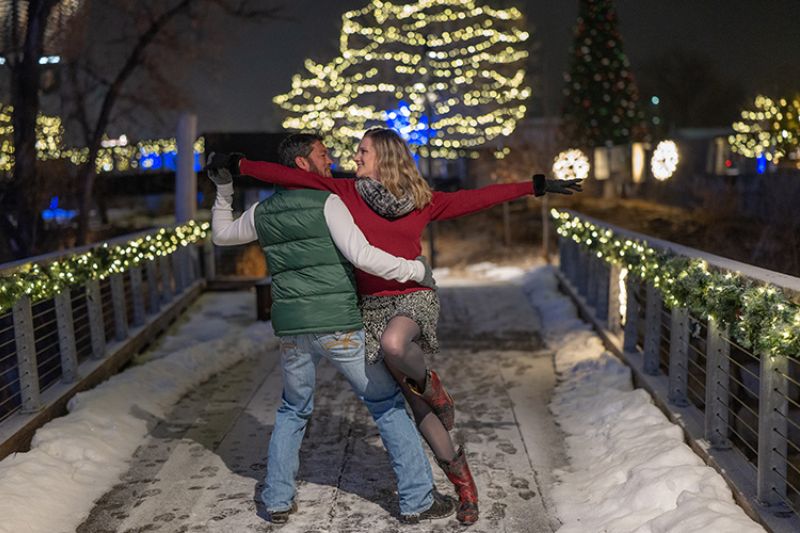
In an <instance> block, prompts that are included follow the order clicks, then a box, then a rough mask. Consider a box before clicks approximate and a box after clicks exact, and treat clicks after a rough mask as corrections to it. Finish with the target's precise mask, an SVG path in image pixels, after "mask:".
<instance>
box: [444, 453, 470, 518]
mask: <svg viewBox="0 0 800 533" xmlns="http://www.w3.org/2000/svg"><path fill="white" fill-rule="evenodd" d="M436 462H437V463H439V466H440V467H441V469H442V470H444V473H445V474H447V479H449V480H450V482H451V483H452V484H453V485H455V487H456V492H457V493H458V500H459V505H458V512H457V513H456V518H458V521H459V522H461V523H462V524H465V525H470V524H474V523H475V522H477V521H478V487H476V486H475V480H474V479H473V478H472V473H471V472H470V471H469V465H468V464H467V455H466V454H465V453H464V447H463V446H462V447H460V448H459V449H458V453H457V454H456V456H455V457H454V458H453V460H452V461H442V460H441V459H439V458H438V457H437V458H436Z"/></svg>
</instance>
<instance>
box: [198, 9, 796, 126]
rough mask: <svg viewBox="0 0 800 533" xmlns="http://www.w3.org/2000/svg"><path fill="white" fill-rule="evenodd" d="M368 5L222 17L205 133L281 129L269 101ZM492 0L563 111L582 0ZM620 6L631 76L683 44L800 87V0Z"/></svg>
mask: <svg viewBox="0 0 800 533" xmlns="http://www.w3.org/2000/svg"><path fill="white" fill-rule="evenodd" d="M367 2H368V0H335V1H333V0H291V1H289V0H287V1H286V2H284V4H285V5H286V6H287V7H286V9H285V11H284V13H285V15H286V16H287V17H291V18H293V19H295V20H294V21H276V22H272V23H267V24H258V25H257V24H250V23H246V22H242V21H226V22H223V23H222V24H225V25H226V26H228V27H227V29H226V30H225V31H224V34H225V35H227V39H223V42H222V44H221V45H220V47H219V49H218V51H217V57H218V59H217V63H216V65H217V66H216V67H215V68H214V72H215V73H216V76H215V77H214V78H211V79H210V78H209V77H208V75H207V74H206V73H207V72H208V69H207V67H208V65H200V66H198V67H196V69H195V70H193V72H191V73H190V74H189V76H188V79H189V80H190V81H191V82H192V83H191V86H192V87H193V88H192V90H191V94H190V96H191V101H192V106H193V107H195V108H196V110H197V113H198V115H199V130H200V132H204V131H279V129H280V117H279V116H278V115H277V113H276V109H275V106H274V105H273V104H272V102H271V99H272V97H273V96H275V95H276V94H279V93H282V92H285V91H286V90H288V89H289V88H290V80H291V76H292V75H293V74H295V73H299V72H301V70H302V69H303V61H304V59H305V58H307V57H311V58H313V59H315V60H317V61H328V60H330V59H331V58H333V57H334V56H335V55H338V38H339V31H340V29H341V15H342V14H343V13H344V12H345V11H348V10H351V9H357V8H360V7H363V6H364V5H366V3H367ZM490 3H491V4H492V5H495V6H499V7H508V6H510V5H517V6H519V7H521V8H522V10H523V12H524V13H525V15H526V16H527V19H528V23H529V25H530V26H531V30H532V38H533V39H535V40H536V41H537V42H538V43H539V50H538V52H536V53H537V54H538V55H537V57H538V66H537V70H538V72H537V73H536V74H537V75H538V78H539V79H540V80H541V83H540V84H538V85H535V86H534V87H535V88H536V93H537V94H538V95H539V96H541V97H542V99H541V103H540V104H539V105H538V107H537V108H538V109H539V110H540V111H542V112H543V113H544V114H547V115H554V114H557V113H558V111H559V108H560V102H561V84H562V75H563V72H564V70H565V68H566V66H567V58H568V49H569V47H570V45H571V42H572V27H573V25H574V23H575V19H576V17H577V9H578V8H577V6H578V2H577V0H526V1H519V2H509V1H504V0H493V1H491V2H490ZM616 5H617V10H618V15H619V19H620V28H621V32H622V36H623V39H624V47H625V52H626V53H627V55H628V57H629V58H630V60H631V63H632V65H633V68H634V74H635V73H636V70H637V67H639V66H642V65H647V64H648V63H650V64H651V65H652V61H653V58H654V57H657V56H658V55H660V54H664V53H668V52H669V51H670V50H673V49H676V48H683V49H686V50H690V51H694V53H698V54H700V55H703V56H705V57H707V58H708V59H710V60H711V61H713V62H714V63H715V64H716V67H717V68H718V70H719V71H720V73H721V75H722V76H723V77H725V78H728V79H731V80H735V81H737V82H738V83H739V84H741V85H742V86H743V88H744V89H745V90H746V91H747V94H749V95H755V94H756V93H757V92H761V93H767V94H773V95H776V96H778V95H782V94H788V93H790V92H794V91H800V26H799V25H798V24H799V23H800V0H770V1H766V2H765V1H757V0H749V1H748V0H713V1H712V0H670V1H663V0H662V1H655V0H620V1H618V2H617V3H616ZM645 96H649V95H645Z"/></svg>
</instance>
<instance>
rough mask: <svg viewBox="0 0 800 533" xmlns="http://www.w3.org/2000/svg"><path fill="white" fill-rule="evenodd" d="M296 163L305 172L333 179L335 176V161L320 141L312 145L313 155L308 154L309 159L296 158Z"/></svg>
mask: <svg viewBox="0 0 800 533" xmlns="http://www.w3.org/2000/svg"><path fill="white" fill-rule="evenodd" d="M295 163H296V164H297V166H298V168H301V169H303V170H305V171H308V172H313V173H314V174H319V175H320V176H323V177H326V178H332V177H333V174H331V165H332V164H333V160H332V159H331V156H330V155H329V154H328V149H327V148H325V145H324V144H322V143H321V142H319V141H314V144H312V145H311V153H310V154H308V157H300V156H298V157H297V158H295Z"/></svg>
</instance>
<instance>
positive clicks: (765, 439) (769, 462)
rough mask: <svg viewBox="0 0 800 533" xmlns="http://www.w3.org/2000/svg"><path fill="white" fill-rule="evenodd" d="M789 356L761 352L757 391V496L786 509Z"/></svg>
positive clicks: (761, 501) (761, 499)
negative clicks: (787, 379) (787, 375)
mask: <svg viewBox="0 0 800 533" xmlns="http://www.w3.org/2000/svg"><path fill="white" fill-rule="evenodd" d="M788 367H789V362H788V359H787V358H786V357H783V356H777V355H761V375H760V379H759V394H758V474H757V476H756V486H757V490H756V492H757V497H758V501H759V502H760V503H761V504H763V505H769V506H777V509H779V511H778V512H782V511H783V507H784V506H785V504H784V503H783V502H784V500H785V499H786V459H785V457H787V453H786V448H787V444H786V437H785V436H784V435H787V422H786V417H787V415H788V411H789V402H788V400H787V393H788V389H789V388H788V383H787V381H786V379H785V378H784V377H783V376H785V375H786V374H787V373H788Z"/></svg>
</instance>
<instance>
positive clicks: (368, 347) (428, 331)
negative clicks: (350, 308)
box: [359, 291, 439, 364]
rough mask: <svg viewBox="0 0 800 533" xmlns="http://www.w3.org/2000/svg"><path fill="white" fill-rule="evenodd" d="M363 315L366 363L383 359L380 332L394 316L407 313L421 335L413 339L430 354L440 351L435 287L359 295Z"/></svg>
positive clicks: (426, 356) (428, 355)
mask: <svg viewBox="0 0 800 533" xmlns="http://www.w3.org/2000/svg"><path fill="white" fill-rule="evenodd" d="M359 306H360V307H361V315H362V316H363V317H364V333H365V352H366V353H365V355H366V358H367V363H369V364H375V363H377V362H379V361H382V360H383V352H381V335H383V332H384V331H385V330H386V326H387V324H389V321H390V320H391V319H393V318H394V317H396V316H404V317H408V318H410V319H411V320H413V321H414V322H416V323H417V325H418V326H419V329H420V335H419V337H418V338H417V339H415V342H416V343H417V344H419V347H420V348H422V351H423V352H424V353H425V358H426V359H427V360H429V362H430V358H431V357H432V356H433V355H434V354H436V352H438V351H439V339H438V338H437V337H436V324H437V323H438V322H439V296H438V295H437V294H436V291H414V292H410V293H408V294H398V295H396V296H362V297H361V298H360V299H359Z"/></svg>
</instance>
